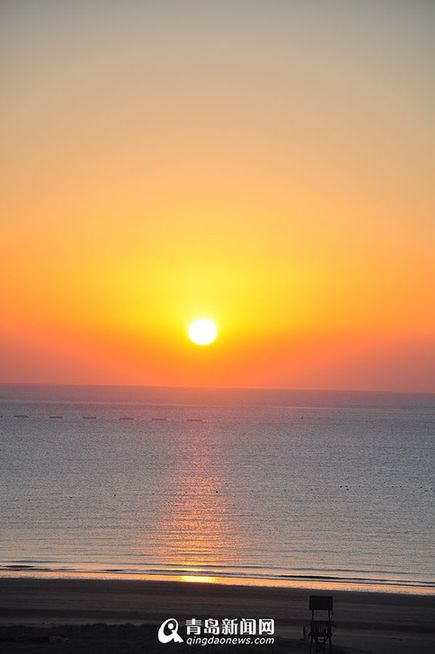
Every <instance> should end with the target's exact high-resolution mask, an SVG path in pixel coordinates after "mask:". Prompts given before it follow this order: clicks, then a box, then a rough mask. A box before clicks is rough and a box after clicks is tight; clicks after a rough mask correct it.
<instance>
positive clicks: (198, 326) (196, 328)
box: [187, 318, 218, 345]
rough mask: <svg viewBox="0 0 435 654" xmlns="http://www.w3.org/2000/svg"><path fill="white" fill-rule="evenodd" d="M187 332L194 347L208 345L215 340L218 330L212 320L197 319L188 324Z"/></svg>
mask: <svg viewBox="0 0 435 654" xmlns="http://www.w3.org/2000/svg"><path fill="white" fill-rule="evenodd" d="M187 332H188V334H189V338H190V340H191V341H192V342H193V343H195V345H210V344H211V343H213V341H215V340H216V336H217V334H218V328H217V327H216V325H215V323H214V322H213V321H212V320H209V319H208V318H198V320H194V321H193V322H191V323H190V325H189V329H188V330H187Z"/></svg>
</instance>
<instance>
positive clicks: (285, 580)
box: [0, 565, 435, 597]
mask: <svg viewBox="0 0 435 654" xmlns="http://www.w3.org/2000/svg"><path fill="white" fill-rule="evenodd" d="M2 579H35V580H38V579H48V580H50V579H53V580H84V581H86V580H95V581H99V580H101V581H120V582H122V581H138V582H150V583H160V582H161V583H182V584H185V583H193V584H210V585H214V586H235V587H240V588H244V587H246V588H254V589H255V588H272V589H273V588H287V589H297V590H310V591H313V592H358V593H381V594H383V593H385V594H391V595H395V594H400V595H415V596H423V597H426V596H429V597H435V585H434V584H433V582H406V581H404V580H397V581H392V580H391V581H389V580H385V579H382V580H376V579H373V580H371V579H361V578H354V579H352V578H339V577H331V576H327V575H305V576H302V575H301V576H297V575H287V576H284V575H282V576H281V577H268V576H263V577H261V576H255V577H254V576H252V577H250V576H248V575H246V576H237V575H234V576H232V575H219V574H216V573H214V574H213V573H212V572H211V573H210V574H208V573H207V572H206V571H204V572H198V571H195V573H192V572H189V571H187V570H186V571H177V572H174V573H173V574H171V573H170V572H168V573H160V572H156V573H142V572H136V571H125V572H124V571H121V570H109V569H107V570H95V571H94V570H66V569H44V568H37V567H34V566H31V565H16V566H10V567H8V566H5V567H3V568H0V581H1V580H2Z"/></svg>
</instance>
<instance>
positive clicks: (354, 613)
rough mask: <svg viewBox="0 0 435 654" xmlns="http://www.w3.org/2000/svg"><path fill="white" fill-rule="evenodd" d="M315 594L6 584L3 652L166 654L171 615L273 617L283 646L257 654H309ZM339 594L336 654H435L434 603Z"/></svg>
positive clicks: (121, 583)
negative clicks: (165, 629)
mask: <svg viewBox="0 0 435 654" xmlns="http://www.w3.org/2000/svg"><path fill="white" fill-rule="evenodd" d="M324 592H327V591H324ZM312 593H314V594H319V591H310V590H301V589H290V588H264V587H263V588H256V587H243V586H222V585H213V584H198V583H178V582H160V581H159V582H153V581H130V580H97V579H92V580H88V579H31V578H10V577H8V578H0V625H1V626H0V649H1V651H2V652H5V653H6V652H34V653H36V652H51V651H53V652H54V651H56V652H59V653H60V652H62V653H63V652H78V653H80V652H91V651H92V652H119V653H122V652H126V653H127V652H135V651H142V652H144V651H146V652H163V651H168V648H173V643H170V644H169V645H159V643H158V641H157V637H156V634H157V627H156V625H157V624H158V623H160V622H162V621H163V620H164V619H166V618H169V617H176V618H178V619H179V620H180V622H181V623H182V624H183V622H184V620H185V619H187V618H193V617H196V618H208V617H212V618H223V617H230V618H232V617H239V618H241V617H247V618H260V617H273V618H274V619H275V621H276V633H277V635H278V639H277V642H276V643H275V645H273V646H257V647H256V648H254V649H255V651H257V652H258V651H261V652H266V651H270V652H275V654H278V653H280V652H284V651H288V652H308V651H309V646H308V644H307V643H306V642H301V641H300V640H299V638H300V636H301V633H302V624H303V623H304V622H307V621H309V611H308V597H309V595H310V594H312ZM331 594H332V595H333V596H334V620H335V622H336V624H337V628H336V629H335V634H334V644H335V648H334V651H335V652H337V653H338V654H339V653H340V652H349V653H352V652H354V653H357V652H361V653H362V652H370V653H372V654H384V653H385V654H389V653H390V652H391V653H393V652H394V653H395V654H411V653H412V654H414V653H415V654H432V653H433V652H434V651H435V597H433V596H432V597H431V596H418V595H405V594H392V593H391V594H390V593H370V592H354V591H333V592H332V593H331ZM97 623H99V624H98V626H95V625H97ZM101 623H104V624H101ZM121 624H123V625H124V626H122V627H121V626H120V625H121ZM126 624H128V625H130V626H128V627H127V626H125V625H126ZM83 625H94V626H93V627H84V626H83ZM138 625H144V626H141V627H139V626H138ZM145 643H146V648H145V649H144V644H145ZM135 648H136V649H135ZM140 648H142V649H140ZM192 649H197V651H200V650H202V651H204V650H205V651H210V652H211V651H215V650H216V651H219V652H221V654H224V653H225V652H230V651H231V652H235V651H243V652H246V653H248V651H250V649H251V648H249V647H246V646H243V647H239V648H237V647H234V646H232V647H230V648H227V647H224V646H219V647H217V648H211V647H208V646H207V647H199V648H192V647H187V646H186V645H184V644H182V645H177V650H178V651H179V652H184V651H192Z"/></svg>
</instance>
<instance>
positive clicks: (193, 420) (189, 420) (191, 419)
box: [187, 418, 202, 422]
mask: <svg viewBox="0 0 435 654" xmlns="http://www.w3.org/2000/svg"><path fill="white" fill-rule="evenodd" d="M187 422H202V418H187Z"/></svg>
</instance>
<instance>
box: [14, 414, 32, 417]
mask: <svg viewBox="0 0 435 654" xmlns="http://www.w3.org/2000/svg"><path fill="white" fill-rule="evenodd" d="M28 417H29V416H28V415H26V414H25V413H17V415H16V416H14V418H28Z"/></svg>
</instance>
